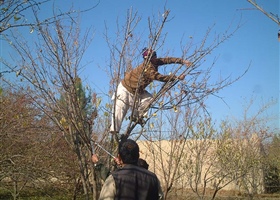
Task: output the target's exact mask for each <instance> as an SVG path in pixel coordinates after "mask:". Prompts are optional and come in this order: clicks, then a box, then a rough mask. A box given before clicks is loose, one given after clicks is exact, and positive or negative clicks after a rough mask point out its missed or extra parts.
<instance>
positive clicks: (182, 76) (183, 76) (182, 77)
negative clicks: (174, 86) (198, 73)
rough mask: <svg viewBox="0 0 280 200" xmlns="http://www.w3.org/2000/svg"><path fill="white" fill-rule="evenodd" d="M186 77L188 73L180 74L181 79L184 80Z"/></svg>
mask: <svg viewBox="0 0 280 200" xmlns="http://www.w3.org/2000/svg"><path fill="white" fill-rule="evenodd" d="M185 77H186V74H181V75H180V76H178V79H179V80H184V79H185Z"/></svg>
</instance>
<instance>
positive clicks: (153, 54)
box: [142, 48, 157, 59]
mask: <svg viewBox="0 0 280 200" xmlns="http://www.w3.org/2000/svg"><path fill="white" fill-rule="evenodd" d="M142 52H143V53H142V56H143V58H144V59H149V58H156V57H157V52H155V51H154V50H152V49H148V48H144V49H143V50H142Z"/></svg>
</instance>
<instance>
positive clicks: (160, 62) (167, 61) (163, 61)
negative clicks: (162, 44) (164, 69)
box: [151, 57, 192, 67]
mask: <svg viewBox="0 0 280 200" xmlns="http://www.w3.org/2000/svg"><path fill="white" fill-rule="evenodd" d="M151 63H153V64H154V65H158V66H160V65H167V64H182V65H186V66H187V67H189V66H191V64H192V63H191V62H190V61H188V60H184V59H182V58H174V57H166V58H156V59H152V60H151Z"/></svg>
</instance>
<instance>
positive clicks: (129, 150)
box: [119, 139, 139, 165]
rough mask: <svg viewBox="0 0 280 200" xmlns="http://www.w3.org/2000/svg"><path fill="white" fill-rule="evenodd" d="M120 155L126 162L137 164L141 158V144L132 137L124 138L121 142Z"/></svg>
mask: <svg viewBox="0 0 280 200" xmlns="http://www.w3.org/2000/svg"><path fill="white" fill-rule="evenodd" d="M119 155H120V157H121V159H122V161H123V163H124V164H134V165H137V162H138V159H139V146H138V144H137V143H136V142H135V141H134V140H131V139H126V140H122V141H121V142H120V144H119Z"/></svg>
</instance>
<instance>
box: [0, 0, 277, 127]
mask: <svg viewBox="0 0 280 200" xmlns="http://www.w3.org/2000/svg"><path fill="white" fill-rule="evenodd" d="M67 2H68V3H67V5H65V3H64V1H60V3H61V4H63V5H60V4H59V3H58V4H56V8H57V9H62V10H63V9H66V8H67V6H70V5H72V4H70V3H69V2H70V1H67ZM73 2H74V3H73V7H74V9H77V10H78V9H85V8H88V7H89V6H91V5H95V4H96V3H97V1H96V0H93V1H89V0H80V1H73ZM257 3H258V4H259V5H260V6H261V7H263V8H264V9H265V10H267V11H269V12H271V13H274V14H278V15H280V13H279V9H280V8H279V1H278V0H257ZM130 8H133V10H134V11H137V13H138V16H140V17H141V19H142V20H141V22H140V23H139V27H138V30H139V31H142V32H143V33H145V32H147V31H148V26H147V25H148V23H147V18H148V17H152V16H158V15H159V13H163V10H164V9H168V10H170V15H169V19H170V21H169V22H168V23H167V24H166V26H165V27H164V29H163V33H167V38H166V42H165V44H164V46H163V47H161V49H160V51H159V53H160V52H161V51H162V52H167V51H168V50H171V52H172V55H170V56H175V57H177V56H178V57H180V56H181V54H180V52H181V50H180V43H181V41H182V40H183V41H184V42H186V43H187V42H188V41H189V40H190V37H192V38H193V40H194V41H197V42H199V41H201V40H202V39H203V37H204V35H205V33H206V30H207V29H208V28H209V27H211V26H213V24H215V26H214V28H213V32H215V33H217V34H219V33H223V32H224V31H225V30H226V29H227V28H228V27H229V25H230V24H232V25H233V26H234V25H237V24H238V22H239V21H240V19H241V23H242V24H243V25H242V27H241V28H240V29H239V30H238V31H237V32H236V33H235V34H234V36H233V37H232V38H230V39H229V40H228V41H226V42H225V43H223V44H221V45H220V46H219V48H218V49H216V50H215V51H214V52H213V53H212V54H211V56H209V57H207V62H205V63H204V65H207V64H210V63H211V62H212V61H213V60H214V59H215V58H216V57H218V58H219V59H218V61H217V63H216V65H215V69H214V70H213V72H212V73H213V79H215V78H218V77H219V76H220V75H222V76H223V77H226V76H228V75H231V76H232V77H233V78H234V77H236V76H238V75H240V74H242V73H243V72H244V70H245V69H246V68H247V67H248V66H249V64H250V63H251V67H250V69H249V71H248V72H247V74H246V75H245V76H244V77H243V78H242V79H241V80H239V81H238V82H236V83H234V84H233V85H232V86H230V87H227V88H225V89H223V90H222V91H220V92H219V94H218V95H219V96H221V97H223V100H224V102H223V101H222V100H221V99H219V98H214V97H211V98H209V99H208V100H207V104H208V110H209V112H210V113H211V114H212V115H213V118H214V119H216V120H218V121H219V120H221V119H225V118H226V117H232V116H233V117H235V118H241V117H242V116H243V111H244V106H246V105H247V103H246V102H249V100H250V99H251V98H253V99H254V106H253V108H252V113H254V111H256V109H257V108H259V107H260V106H261V105H263V104H265V103H266V102H268V101H270V100H271V99H274V100H277V101H279V92H280V90H279V76H280V74H279V44H280V43H279V42H278V39H277V33H278V30H279V29H280V27H279V26H278V25H277V24H276V23H275V22H273V21H272V20H271V19H269V18H268V17H266V16H265V15H264V14H263V13H261V12H260V11H257V10H254V9H252V8H254V7H253V6H252V5H251V4H250V3H248V2H247V1H246V0H231V1H230V0H212V1H210V0H208V1H206V0H177V1H175V0H173V1H171V0H169V1H162V0H141V1H140V0H138V1H137V0H118V1H112V0H100V1H99V4H98V5H97V6H96V7H95V8H94V9H92V10H91V11H89V12H86V13H82V14H81V20H80V23H81V28H82V29H85V28H92V29H93V30H94V32H95V35H94V39H93V42H92V44H91V46H90V48H89V49H88V50H87V52H86V54H85V57H84V60H83V62H84V63H86V62H90V63H89V64H88V65H87V66H86V67H85V69H84V71H83V73H82V74H81V75H82V76H83V79H84V80H85V81H86V82H87V83H88V84H89V85H90V86H91V87H92V88H93V89H94V90H95V91H96V92H97V93H104V92H105V93H106V92H107V91H108V87H109V86H108V84H109V77H108V76H107V74H106V73H105V71H104V69H106V68H108V63H109V62H108V60H109V59H110V52H109V49H108V47H107V44H106V41H105V39H104V36H103V35H104V32H105V23H106V26H107V27H108V30H107V31H108V33H109V36H110V37H112V38H114V37H115V34H116V32H117V26H116V20H117V18H118V21H119V24H120V25H124V24H125V19H126V13H127V11H128V9H130ZM145 36H147V35H145V34H143V45H144V44H145V42H147V40H148V39H147V38H145ZM182 38H183V39H182ZM2 50H3V44H2ZM1 52H2V51H1ZM1 54H2V53H1ZM2 55H3V54H2ZM101 66H102V67H101ZM201 67H203V65H202V66H201ZM205 67H206V66H205ZM102 68H103V69H102ZM279 112H280V110H279V103H277V105H275V106H273V107H272V108H271V109H270V110H269V112H268V114H269V115H275V116H278V118H277V119H275V120H274V121H273V126H275V127H278V128H279V127H280V125H279V123H280V122H279Z"/></svg>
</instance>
